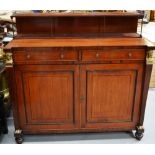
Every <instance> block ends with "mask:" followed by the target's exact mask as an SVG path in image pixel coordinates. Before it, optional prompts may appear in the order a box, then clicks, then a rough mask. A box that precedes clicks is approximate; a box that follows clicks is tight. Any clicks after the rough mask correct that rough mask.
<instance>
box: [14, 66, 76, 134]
mask: <svg viewBox="0 0 155 155" xmlns="http://www.w3.org/2000/svg"><path fill="white" fill-rule="evenodd" d="M78 72H79V68H78V67H77V66H74V65H73V66H72V65H68V66H67V65H66V66H65V65H64V66H61V65H59V66H57V65H54V66H46V65H45V66H39V65H38V66H37V65H36V66H30V65H27V66H21V67H20V66H17V67H16V68H15V75H16V88H17V103H18V108H19V111H18V114H19V119H20V126H21V128H22V129H23V130H25V131H31V132H33V131H35V132H37V131H40V132H45V131H46V132H47V131H51V130H57V131H59V130H60V131H61V130H68V129H73V128H78V126H79V105H78V103H79V101H78V99H79V96H78V92H79V91H78V89H79V88H78V87H79V84H78V81H79V80H78V79H79V78H78V77H79V75H78V74H79V73H78Z"/></svg>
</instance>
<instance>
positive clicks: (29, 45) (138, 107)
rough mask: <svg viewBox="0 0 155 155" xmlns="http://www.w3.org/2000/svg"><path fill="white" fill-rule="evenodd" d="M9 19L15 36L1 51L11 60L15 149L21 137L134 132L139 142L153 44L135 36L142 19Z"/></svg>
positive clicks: (52, 16) (61, 16)
mask: <svg viewBox="0 0 155 155" xmlns="http://www.w3.org/2000/svg"><path fill="white" fill-rule="evenodd" d="M15 17H16V21H17V23H16V24H17V32H18V34H17V36H16V38H15V39H14V40H13V41H12V42H10V43H9V44H8V45H7V46H6V48H5V51H6V52H11V53H12V57H13V68H14V78H13V80H14V90H13V94H14V95H13V97H14V104H13V111H14V120H15V140H16V142H17V143H22V141H23V134H42V133H60V132H61V133H66V132H67V133H71V132H72V133H73V132H103V131H131V130H136V133H135V137H136V138H137V139H138V140H140V139H141V138H142V137H143V132H144V129H143V120H144V113H145V106H146V99H147V92H148V87H149V81H150V75H151V69H152V64H151V55H152V54H151V53H152V50H153V49H155V45H154V44H153V43H151V42H149V41H148V40H146V39H144V38H142V37H141V36H140V35H138V34H137V33H136V27H137V22H138V18H139V17H141V16H139V15H138V14H132V13H116V14H114V13H96V14H94V13H93V14H89V13H88V14H87V13H86V14H76V13H75V14H72V13H69V14H61V13H60V14H59V13H58V14H57V13H56V14H19V15H18V14H17V15H15ZM124 20H125V21H126V22H125V23H122V22H123V21H124ZM25 21H29V22H26V23H25ZM32 25H33V26H32ZM128 25H130V27H129V26H128ZM121 31H122V33H120V32H121Z"/></svg>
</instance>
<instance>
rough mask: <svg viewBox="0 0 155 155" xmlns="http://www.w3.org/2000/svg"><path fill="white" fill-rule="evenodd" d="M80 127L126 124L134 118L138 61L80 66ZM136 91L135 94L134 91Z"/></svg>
mask: <svg viewBox="0 0 155 155" xmlns="http://www.w3.org/2000/svg"><path fill="white" fill-rule="evenodd" d="M81 70H82V80H83V81H85V83H86V84H85V85H81V87H82V88H81V89H83V90H81V93H82V94H81V96H83V98H84V100H83V101H81V102H82V116H81V118H83V119H82V124H81V125H82V127H84V128H94V127H95V128H96V127H103V128H104V129H106V128H113V127H116V128H117V127H120V128H121V127H124V126H125V127H126V128H130V127H133V126H134V125H136V123H137V122H138V107H139V104H140V88H141V78H142V65H140V64H139V65H138V64H130V65H128V64H127V65H124V64H115V65H114V64H111V65H110V64H109V65H101V64H100V65H87V66H83V67H82V69H81ZM135 93H136V94H135Z"/></svg>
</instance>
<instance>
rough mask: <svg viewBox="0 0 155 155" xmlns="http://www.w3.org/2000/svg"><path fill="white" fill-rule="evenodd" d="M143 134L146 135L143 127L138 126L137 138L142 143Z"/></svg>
mask: <svg viewBox="0 0 155 155" xmlns="http://www.w3.org/2000/svg"><path fill="white" fill-rule="evenodd" d="M143 133H144V128H143V126H137V127H136V132H135V138H136V139H137V140H139V141H140V140H141V139H142V138H143Z"/></svg>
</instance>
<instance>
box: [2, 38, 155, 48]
mask: <svg viewBox="0 0 155 155" xmlns="http://www.w3.org/2000/svg"><path fill="white" fill-rule="evenodd" d="M89 46H90V47H93V46H94V47H129V46H130V47H143V48H145V47H150V48H151V47H152V48H154V44H153V43H151V42H150V41H149V40H147V39H144V38H112V37H110V38H85V39H84V38H67V39H66V38H46V39H14V40H13V41H11V42H10V43H9V44H8V45H7V46H6V47H5V49H11V48H20V47H89Z"/></svg>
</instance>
